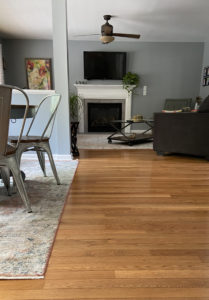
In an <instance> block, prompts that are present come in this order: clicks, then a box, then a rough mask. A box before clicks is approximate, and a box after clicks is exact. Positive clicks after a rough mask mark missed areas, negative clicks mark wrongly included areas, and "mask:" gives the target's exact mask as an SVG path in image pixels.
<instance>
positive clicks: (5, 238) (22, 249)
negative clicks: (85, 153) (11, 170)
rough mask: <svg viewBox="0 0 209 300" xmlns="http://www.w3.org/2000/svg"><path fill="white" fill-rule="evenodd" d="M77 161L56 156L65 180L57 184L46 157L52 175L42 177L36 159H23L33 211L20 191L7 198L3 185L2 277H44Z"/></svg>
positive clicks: (0, 225) (0, 191)
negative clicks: (26, 206) (27, 210)
mask: <svg viewBox="0 0 209 300" xmlns="http://www.w3.org/2000/svg"><path fill="white" fill-rule="evenodd" d="M77 165H78V161H77V160H64V161H63V160H57V161H56V167H57V170H58V173H59V175H60V179H61V181H62V184H61V185H55V184H54V177H53V175H52V171H51V168H50V164H49V161H46V168H47V173H48V175H49V176H47V177H43V176H42V171H41V170H40V167H39V163H38V162H37V161H36V160H34V161H33V162H31V160H22V162H21V168H22V169H23V171H24V172H25V173H26V177H27V178H26V181H25V184H26V186H27V190H28V191H29V197H30V199H31V203H32V207H33V213H32V214H26V213H25V211H23V209H22V205H21V200H20V198H19V197H18V194H12V196H11V201H8V196H7V194H6V191H5V188H4V186H0V201H1V209H0V228H1V243H0V279H39V278H43V277H44V273H45V272H46V268H47V263H48V260H49V257H50V254H51V251H52V247H53V242H54V239H55V236H56V232H57V228H58V225H59V222H60V217H61V213H62V211H63V207H64V204H65V200H66V197H67V194H68V191H69V186H70V185H71V183H72V180H73V177H74V174H75V171H76V168H77Z"/></svg>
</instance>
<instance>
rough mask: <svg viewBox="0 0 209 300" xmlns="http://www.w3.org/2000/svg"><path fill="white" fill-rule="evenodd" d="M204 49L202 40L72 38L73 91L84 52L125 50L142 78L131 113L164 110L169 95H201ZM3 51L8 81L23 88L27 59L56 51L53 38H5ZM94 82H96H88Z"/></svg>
mask: <svg viewBox="0 0 209 300" xmlns="http://www.w3.org/2000/svg"><path fill="white" fill-rule="evenodd" d="M203 48H204V44H203V43H151V42H150V43H145V42H130V43H129V42H116V41H114V42H113V43H111V44H109V45H102V44H101V43H100V42H86V41H70V42H69V67H70V90H71V92H75V89H74V87H73V84H74V83H75V81H80V80H83V79H84V78H83V51H126V52H127V53H128V54H127V71H131V72H136V73H138V74H139V75H140V77H141V82H140V88H138V89H137V90H136V93H137V95H134V101H133V110H132V114H137V113H141V114H143V115H145V116H151V115H152V114H153V112H156V111H159V110H161V109H162V107H163V103H164V101H165V99H166V98H181V97H192V98H193V99H194V98H195V97H196V96H198V95H199V89H200V77H201V69H202V57H203ZM3 51H4V56H5V58H6V63H7V70H6V72H5V81H6V83H9V84H14V85H17V86H20V87H22V88H23V87H26V74H25V64H24V60H25V58H26V57H52V51H53V50H52V41H48V40H4V41H3ZM92 82H95V81H89V83H92ZM96 82H98V83H101V81H96ZM102 83H104V81H102ZM106 83H107V82H106ZM115 83H121V82H120V81H118V82H117V81H115ZM143 85H147V86H148V94H147V96H146V97H144V96H142V87H143Z"/></svg>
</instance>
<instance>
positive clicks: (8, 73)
mask: <svg viewBox="0 0 209 300" xmlns="http://www.w3.org/2000/svg"><path fill="white" fill-rule="evenodd" d="M3 55H4V57H5V60H6V70H5V82H6V83H7V84H11V85H16V86H18V87H20V88H27V81H26V71H25V58H30V57H40V58H52V56H53V48H52V41H49V40H9V39H7V40H3ZM52 75H53V74H52ZM52 77H53V76H52ZM52 79H53V78H52Z"/></svg>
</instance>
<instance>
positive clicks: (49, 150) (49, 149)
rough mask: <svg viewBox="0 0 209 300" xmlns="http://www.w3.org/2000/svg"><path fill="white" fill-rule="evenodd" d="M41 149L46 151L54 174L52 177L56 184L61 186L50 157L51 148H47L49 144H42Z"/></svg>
mask: <svg viewBox="0 0 209 300" xmlns="http://www.w3.org/2000/svg"><path fill="white" fill-rule="evenodd" d="M42 148H43V149H44V150H45V151H46V153H47V154H48V157H49V161H50V164H51V168H52V172H53V174H54V177H55V179H56V181H57V184H58V185H59V184H61V183H60V180H59V177H58V174H57V170H56V166H55V163H54V159H53V156H52V152H51V148H50V146H49V144H44V145H43V146H42Z"/></svg>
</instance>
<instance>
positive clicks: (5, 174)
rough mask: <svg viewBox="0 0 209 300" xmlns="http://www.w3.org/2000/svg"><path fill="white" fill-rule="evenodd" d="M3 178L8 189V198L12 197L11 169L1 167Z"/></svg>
mask: <svg viewBox="0 0 209 300" xmlns="http://www.w3.org/2000/svg"><path fill="white" fill-rule="evenodd" d="M1 178H2V180H3V183H4V185H5V187H6V189H7V193H8V196H11V186H10V169H9V168H7V167H1Z"/></svg>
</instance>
